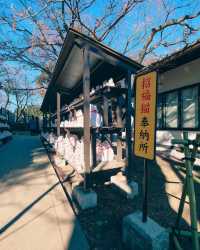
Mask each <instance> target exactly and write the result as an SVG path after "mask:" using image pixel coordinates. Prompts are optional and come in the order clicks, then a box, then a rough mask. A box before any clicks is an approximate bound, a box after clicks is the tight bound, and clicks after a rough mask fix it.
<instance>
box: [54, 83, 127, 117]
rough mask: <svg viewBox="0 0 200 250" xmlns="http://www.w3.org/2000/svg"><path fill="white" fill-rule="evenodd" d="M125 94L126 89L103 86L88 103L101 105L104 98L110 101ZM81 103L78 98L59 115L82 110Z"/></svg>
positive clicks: (91, 96)
mask: <svg viewBox="0 0 200 250" xmlns="http://www.w3.org/2000/svg"><path fill="white" fill-rule="evenodd" d="M126 93H127V88H120V87H110V86H105V87H103V88H101V89H98V90H96V91H95V93H93V94H91V95H90V103H91V104H97V103H101V102H102V101H103V97H104V96H105V97H107V98H109V99H111V98H113V97H118V96H121V95H123V94H126ZM83 103H84V100H83V98H79V99H78V100H75V101H73V102H72V103H71V104H70V105H68V106H67V107H66V108H63V109H62V110H61V112H60V113H61V114H65V113H67V112H69V111H70V110H71V109H81V108H83ZM56 116H57V114H56V113H55V114H53V115H52V117H53V118H56Z"/></svg>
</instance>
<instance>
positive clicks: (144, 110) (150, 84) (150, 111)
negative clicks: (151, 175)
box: [134, 72, 157, 160]
mask: <svg viewBox="0 0 200 250" xmlns="http://www.w3.org/2000/svg"><path fill="white" fill-rule="evenodd" d="M156 78H157V75H156V72H151V73H148V74H146V75H141V76H138V77H137V79H136V88H135V90H136V100H135V104H136V105H135V129H134V135H135V136H134V153H135V155H137V156H140V157H143V158H146V159H150V160H153V159H154V155H155V133H156V127H155V126H156V90H157V88H156Z"/></svg>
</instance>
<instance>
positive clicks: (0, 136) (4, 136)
mask: <svg viewBox="0 0 200 250" xmlns="http://www.w3.org/2000/svg"><path fill="white" fill-rule="evenodd" d="M11 137H12V133H11V132H10V126H9V124H8V119H7V114H6V113H5V112H3V109H2V108H1V109H0V142H1V143H4V142H6V141H7V140H9V139H11Z"/></svg>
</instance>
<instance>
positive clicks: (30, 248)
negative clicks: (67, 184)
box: [0, 135, 89, 250]
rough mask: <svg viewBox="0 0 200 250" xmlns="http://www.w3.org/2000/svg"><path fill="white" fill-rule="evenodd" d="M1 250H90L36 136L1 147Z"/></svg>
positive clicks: (16, 139)
mask: <svg viewBox="0 0 200 250" xmlns="http://www.w3.org/2000/svg"><path fill="white" fill-rule="evenodd" d="M0 249H1V250H51V249H52V250H67V249H70V250H79V249H80V250H84V249H89V246H88V243H87V240H86V238H85V235H84V233H83V231H82V229H81V227H80V225H79V223H78V221H77V220H76V217H75V215H74V213H73V211H72V209H71V206H70V204H69V202H68V200H67V198H66V196H65V194H64V192H63V190H62V187H61V185H60V184H59V183H58V179H57V177H56V175H55V172H54V170H53V167H52V166H51V164H50V163H49V160H48V157H47V155H46V152H45V150H44V148H43V146H42V144H41V142H40V139H39V137H37V136H29V135H16V136H14V138H13V140H12V141H11V142H9V143H8V144H6V145H4V146H1V147H0Z"/></svg>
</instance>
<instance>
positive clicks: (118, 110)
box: [116, 100, 122, 161]
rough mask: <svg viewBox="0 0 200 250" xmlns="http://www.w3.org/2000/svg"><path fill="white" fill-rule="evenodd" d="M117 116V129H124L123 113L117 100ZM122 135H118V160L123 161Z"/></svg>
mask: <svg viewBox="0 0 200 250" xmlns="http://www.w3.org/2000/svg"><path fill="white" fill-rule="evenodd" d="M116 115H117V127H118V128H122V112H121V108H120V106H119V100H117V107H116ZM121 138H122V133H119V134H118V135H117V160H118V161H120V160H122V140H121Z"/></svg>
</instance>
